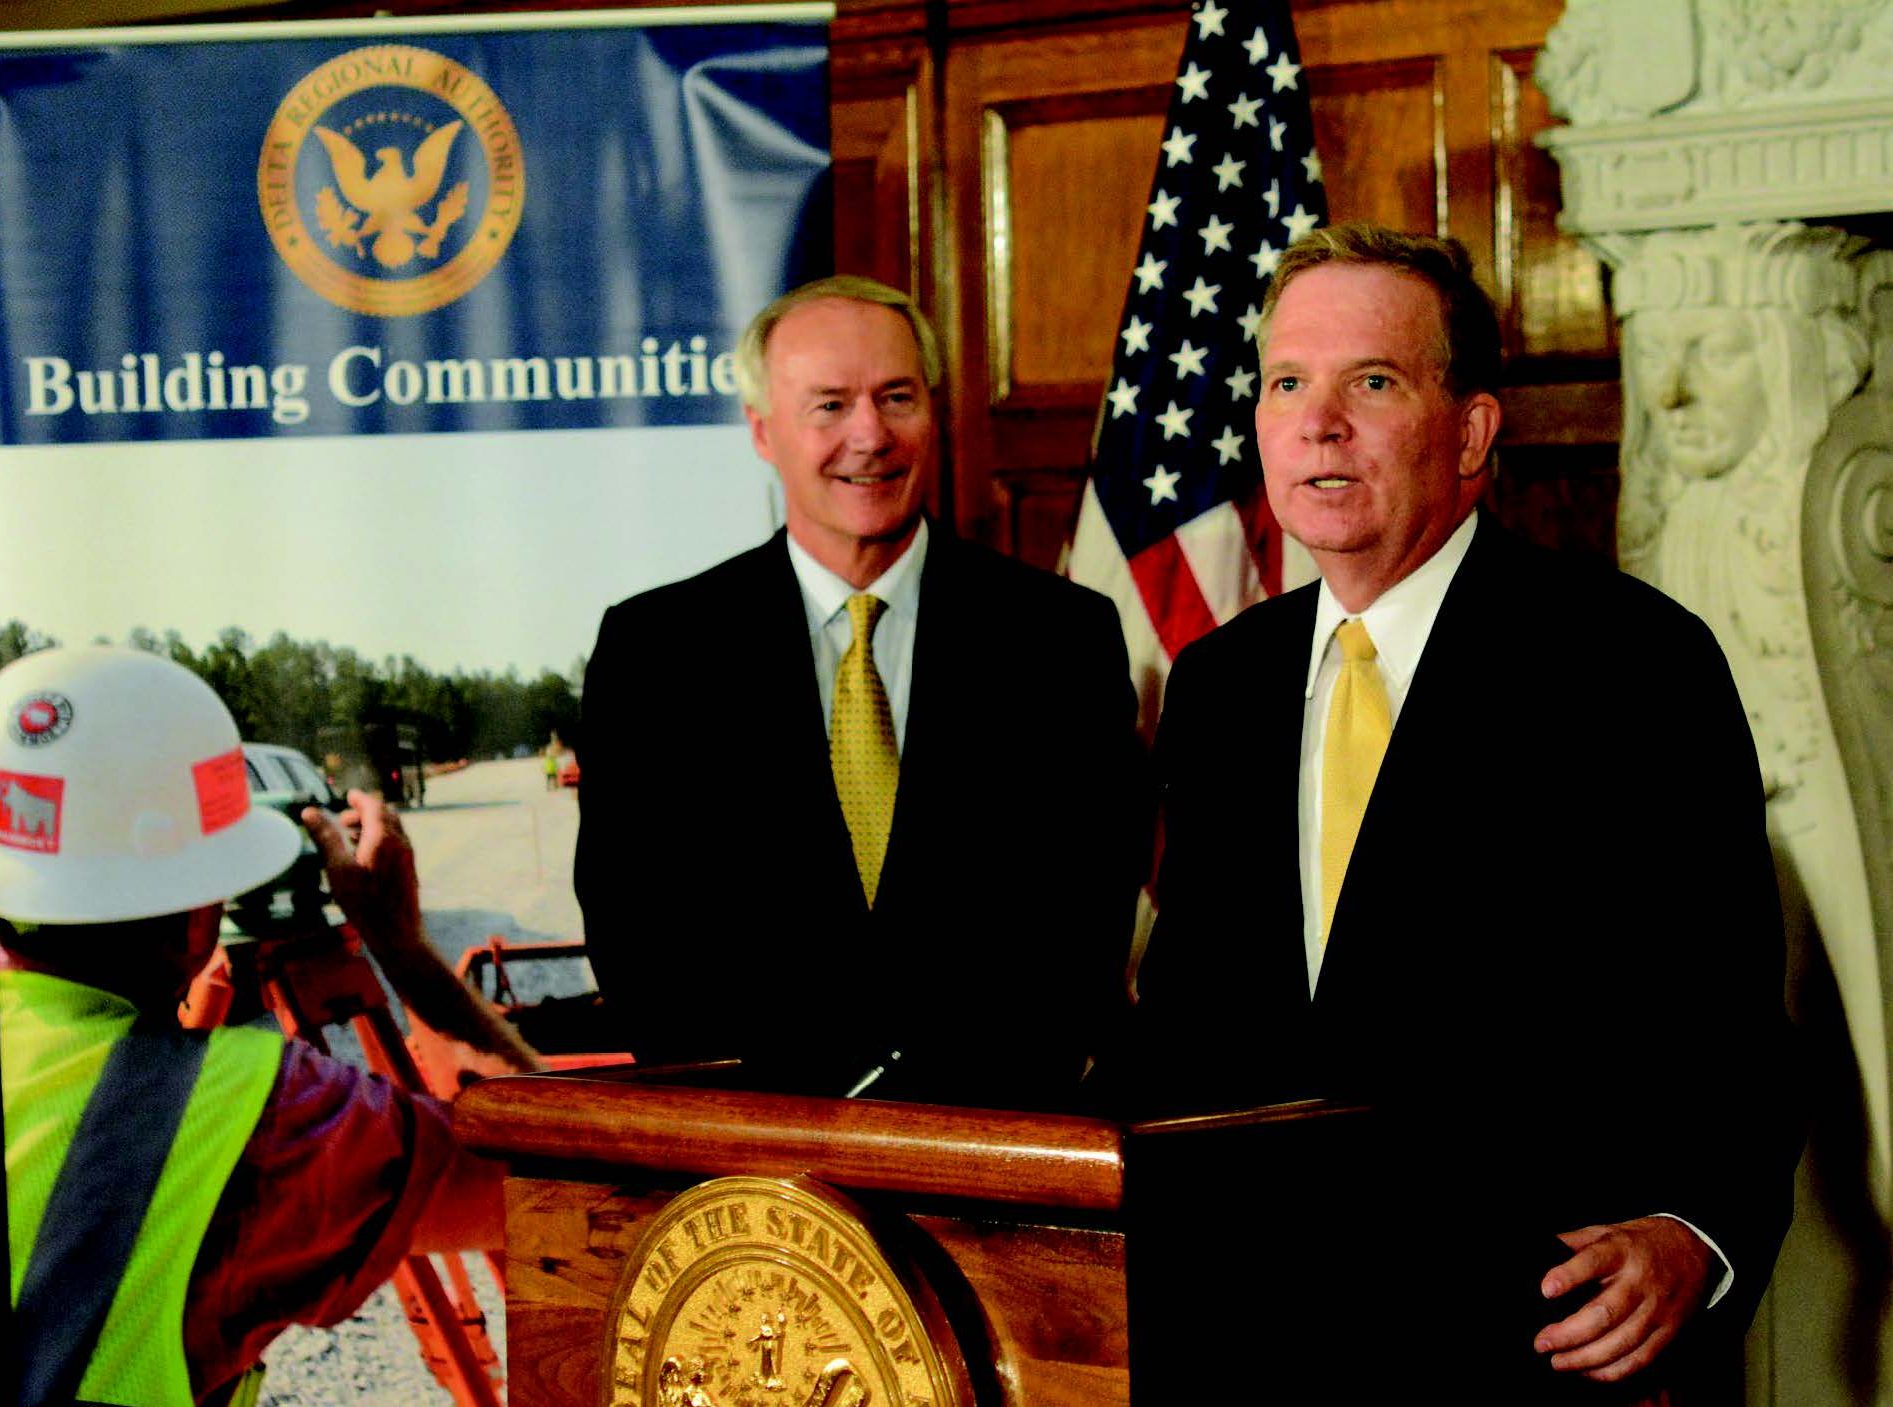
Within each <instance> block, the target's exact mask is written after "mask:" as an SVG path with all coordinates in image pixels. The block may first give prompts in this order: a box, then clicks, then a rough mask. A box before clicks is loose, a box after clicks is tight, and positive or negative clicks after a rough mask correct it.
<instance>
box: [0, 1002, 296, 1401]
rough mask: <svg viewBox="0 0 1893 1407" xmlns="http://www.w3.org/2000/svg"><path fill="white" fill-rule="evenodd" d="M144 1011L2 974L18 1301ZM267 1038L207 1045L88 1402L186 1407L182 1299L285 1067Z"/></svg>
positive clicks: (222, 1038)
mask: <svg viewBox="0 0 1893 1407" xmlns="http://www.w3.org/2000/svg"><path fill="white" fill-rule="evenodd" d="M137 1016H138V1009H137V1008H136V1007H134V1006H133V1005H132V1004H131V1003H130V1002H128V1001H126V1000H125V999H124V998H122V997H118V996H115V995H113V994H112V993H110V992H104V991H100V990H99V989H98V988H96V987H86V986H81V985H80V984H78V983H76V982H67V981H65V980H63V979H61V978H58V977H51V976H48V975H46V974H44V973H39V972H20V971H15V970H12V969H0V1080H3V1081H4V1093H5V1099H6V1106H5V1121H6V1159H7V1164H6V1167H7V1183H6V1186H7V1239H8V1252H9V1260H10V1264H11V1268H12V1281H13V1283H12V1284H11V1286H10V1287H9V1291H10V1293H11V1295H12V1302H13V1303H15V1304H17V1303H18V1302H19V1297H20V1286H21V1283H22V1281H23V1280H24V1278H25V1275H26V1269H27V1264H28V1262H29V1260H30V1259H31V1257H32V1253H33V1245H34V1242H35V1240H36V1239H37V1237H38V1234H39V1229H40V1223H41V1221H42V1219H43V1217H44V1215H45V1211H46V1206H47V1202H48V1199H49V1198H50V1197H51V1196H52V1192H53V1187H54V1184H55V1183H56V1181H57V1180H58V1177H59V1172H60V1168H61V1167H62V1166H63V1164H64V1163H65V1159H66V1152H67V1150H68V1148H69V1147H70V1146H71V1144H72V1140H73V1137H74V1135H75V1133H76V1132H77V1131H78V1128H79V1121H80V1117H81V1116H82V1115H83V1113H84V1111H85V1107H86V1103H87V1101H88V1100H90V1099H91V1097H92V1092H93V1090H94V1089H95V1088H96V1087H97V1084H98V1081H99V1076H100V1072H101V1071H102V1070H103V1068H104V1066H105V1061H106V1057H107V1056H108V1055H109V1054H110V1052H111V1048H112V1046H113V1045H114V1044H115V1043H116V1042H117V1041H118V1040H119V1039H120V1038H121V1037H122V1036H123V1035H124V1034H125V1033H126V1032H127V1031H128V1030H129V1029H130V1028H131V1025H132V1023H133V1021H134V1020H135V1019H136V1018H137ZM282 1050H283V1038H282V1037H281V1036H280V1035H278V1034H276V1033H275V1032H273V1031H267V1030H258V1029H255V1028H251V1027H232V1028H229V1029H224V1030H219V1031H215V1032H213V1033H212V1034H211V1039H210V1044H209V1048H208V1050H207V1051H206V1053H205V1057H204V1063H203V1067H202V1069H201V1070H200V1071H199V1073H198V1076H197V1082H196V1084H195V1085H194V1086H193V1088H192V1090H191V1095H190V1101H189V1103H188V1104H187V1105H186V1106H185V1111H184V1116H183V1120H182V1122H181V1123H180V1124H179V1125H178V1129H177V1134H176V1136H175V1137H174V1138H173V1139H172V1142H171V1146H170V1148H168V1149H155V1148H154V1149H152V1150H150V1154H149V1156H151V1157H162V1158H163V1159H164V1167H163V1171H162V1173H161V1174H160V1176H159V1179H158V1184H157V1188H156V1191H155V1192H154V1193H153V1195H152V1199H151V1205H150V1207H149V1209H148V1210H147V1212H146V1214H145V1219H144V1222H143V1224H142V1226H141V1227H140V1229H139V1232H138V1239H137V1241H136V1243H135V1244H134V1246H133V1248H132V1253H131V1257H130V1260H129V1261H128V1263H127V1264H126V1266H125V1273H124V1278H123V1279H122V1280H121V1282H120V1284H119V1287H118V1293H117V1295H116V1296H115V1297H114V1299H113V1300H112V1304H111V1308H110V1309H109V1310H108V1311H107V1314H106V1318H105V1323H104V1327H103V1328H102V1330H101V1331H100V1334H99V1340H98V1344H97V1347H96V1348H95V1349H94V1351H93V1354H92V1358H91V1362H90V1365H89V1366H88V1367H87V1369H86V1372H85V1376H84V1378H83V1380H82V1382H81V1384H80V1389H79V1395H80V1397H81V1398H83V1399H84V1400H86V1401H88V1402H101V1403H113V1404H123V1407H191V1402H192V1398H191V1387H190V1373H189V1370H188V1368H187V1367H186V1365H185V1362H184V1292H185V1289H186V1287H187V1285H188V1284H189V1281H190V1276H191V1269H192V1267H193V1266H194V1265H195V1264H196V1263H197V1252H198V1248H199V1246H200V1245H201V1244H202V1243H203V1239H204V1232H205V1231H206V1229H207V1228H208V1227H209V1225H210V1217H211V1213H212V1211H214V1210H215V1208H216V1206H217V1201H218V1198H219V1197H221V1196H222V1194H223V1189H224V1184H225V1183H226V1182H227V1181H229V1178H230V1174H231V1172H232V1170H234V1169H235V1167H236V1165H237V1159H238V1158H239V1157H240V1156H241V1155H242V1153H243V1148H244V1145H245V1144H246V1143H248V1142H249V1138H250V1134H251V1133H252V1131H253V1130H254V1129H255V1128H256V1123H257V1120H258V1119H259V1118H261V1117H262V1113H263V1105H264V1103H265V1102H266V1101H267V1100H268V1098H269V1093H270V1090H271V1088H272V1087H273V1086H274V1084H275V1080H276V1072H277V1069H278V1067H279V1066H280V1064H281V1062H282Z"/></svg>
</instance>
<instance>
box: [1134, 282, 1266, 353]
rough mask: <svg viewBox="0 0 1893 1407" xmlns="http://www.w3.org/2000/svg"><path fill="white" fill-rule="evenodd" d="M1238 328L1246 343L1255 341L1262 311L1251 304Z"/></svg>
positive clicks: (1238, 323)
mask: <svg viewBox="0 0 1893 1407" xmlns="http://www.w3.org/2000/svg"><path fill="white" fill-rule="evenodd" d="M1258 277H1263V278H1266V277H1267V275H1266V274H1263V275H1258ZM1132 321H1135V319H1132ZM1236 326H1237V327H1239V328H1241V329H1242V337H1243V340H1244V341H1245V342H1253V341H1255V339H1256V338H1257V337H1258V336H1259V335H1261V332H1262V312H1261V309H1259V308H1257V307H1256V305H1255V304H1253V303H1251V304H1250V305H1249V306H1248V307H1247V308H1246V309H1244V310H1243V314H1242V316H1241V317H1239V318H1237V319H1236Z"/></svg>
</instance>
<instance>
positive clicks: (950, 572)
mask: <svg viewBox="0 0 1893 1407" xmlns="http://www.w3.org/2000/svg"><path fill="white" fill-rule="evenodd" d="M958 546H959V545H958V544H957V543H956V542H955V541H954V540H953V539H952V538H950V537H948V536H947V535H946V534H945V533H944V532H942V531H940V529H939V528H938V527H937V526H936V527H934V528H932V529H931V530H930V531H929V533H928V535H927V560H926V562H925V563H924V564H923V565H922V567H921V573H920V613H919V619H918V622H917V626H916V629H915V631H914V658H913V665H912V675H911V678H910V681H909V686H908V690H907V732H906V736H905V739H904V740H903V743H902V746H901V758H900V785H899V788H898V790H896V792H895V793H894V820H893V824H892V827H891V828H890V830H889V832H888V841H887V861H886V863H885V864H884V865H883V866H882V869H881V889H880V895H879V897H878V898H877V900H876V903H875V907H876V909H877V910H878V909H886V908H887V907H888V906H889V903H890V901H892V902H894V903H899V902H902V901H903V899H904V898H905V896H907V894H908V888H907V886H908V885H909V884H910V883H911V882H912V880H913V876H914V875H915V874H917V873H919V870H920V867H921V860H922V856H921V855H920V853H919V851H920V849H921V848H922V847H923V846H924V843H925V842H924V838H923V833H924V829H925V826H924V823H925V821H926V820H927V808H928V806H929V804H930V798H931V799H937V797H936V796H935V792H936V788H935V787H934V786H933V783H932V778H933V777H934V776H935V775H936V774H937V769H938V768H939V767H940V766H941V765H942V761H941V759H942V756H943V749H944V748H945V746H946V744H945V742H944V740H945V739H946V738H948V737H950V736H951V734H952V730H953V728H954V724H955V714H956V712H957V711H958V707H959V705H960V703H961V702H962V701H963V700H962V698H961V696H960V695H959V694H958V692H957V691H956V690H955V689H954V688H953V687H952V686H953V683H954V681H956V680H960V679H968V678H976V677H977V676H976V673H975V671H976V670H977V661H976V660H973V659H969V658H968V657H967V656H968V651H967V648H966V642H965V640H964V638H963V633H962V629H961V627H962V625H963V623H964V615H965V613H964V610H963V609H962V608H963V605H964V603H963V602H961V601H960V600H959V592H958V591H957V590H956V587H955V578H956V577H957V575H958V568H959V565H960V562H959V558H958V556H957V549H958ZM961 722H962V726H964V720H961Z"/></svg>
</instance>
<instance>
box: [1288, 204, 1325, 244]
mask: <svg viewBox="0 0 1893 1407" xmlns="http://www.w3.org/2000/svg"><path fill="white" fill-rule="evenodd" d="M1282 223H1283V224H1284V225H1286V226H1288V242H1289V243H1290V244H1293V243H1294V242H1295V241H1296V240H1298V239H1300V238H1301V237H1302V236H1303V235H1305V234H1307V233H1308V231H1310V230H1312V229H1313V228H1314V227H1315V226H1316V225H1318V224H1320V223H1321V217H1320V216H1319V215H1311V214H1309V213H1308V212H1307V211H1306V210H1304V209H1302V207H1301V205H1300V203H1299V202H1298V203H1297V204H1296V206H1295V213H1294V214H1293V215H1284V216H1283V217H1282Z"/></svg>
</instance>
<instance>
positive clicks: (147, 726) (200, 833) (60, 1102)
mask: <svg viewBox="0 0 1893 1407" xmlns="http://www.w3.org/2000/svg"><path fill="white" fill-rule="evenodd" d="M350 799H351V801H352V802H353V804H354V805H355V807H356V810H357V815H356V816H355V817H353V818H350V817H346V816H345V817H344V820H345V821H346V820H351V819H352V820H355V821H357V822H358V824H359V826H360V839H359V842H358V843H357V845H356V846H355V847H353V848H351V846H350V844H349V842H348V840H347V839H345V837H344V836H343V834H342V832H341V830H340V829H339V828H338V827H337V825H336V823H335V821H334V820H333V819H332V818H329V817H328V816H326V815H325V814H324V813H322V812H319V811H314V810H311V811H309V812H305V813H304V823H305V825H307V826H308V827H309V829H310V831H311V833H312V834H313V835H314V836H315V839H316V841H317V843H318V844H319V845H320V847H321V848H322V851H323V855H324V859H325V862H326V863H327V865H328V869H329V876H330V884H331V888H332V891H333V893H334V895H335V897H336V899H337V901H338V903H340V905H341V906H342V909H343V911H344V913H345V914H347V916H348V917H349V918H350V919H351V920H353V921H354V922H355V924H356V926H357V928H358V930H359V931H360V932H361V933H362V936H363V938H364V940H365V941H366V942H367V943H368V945H369V947H370V949H371V950H372V951H374V952H375V953H376V955H377V956H378V957H379V958H381V959H382V960H383V963H384V967H385V968H386V969H387V970H388V971H389V972H390V974H391V980H392V981H394V982H395V984H396V987H397V990H401V988H402V984H403V983H404V982H412V981H413V980H415V979H416V977H418V978H419V979H420V980H423V981H425V982H427V983H428V984H429V985H430V987H431V991H430V993H429V997H428V1001H429V1002H430V1003H431V1004H432V1007H433V1011H432V1013H431V1019H432V1020H433V1021H435V1022H436V1023H437V1024H438V1023H439V1022H441V1021H443V1020H445V1021H447V1022H448V1023H449V1025H450V1026H451V1027H452V1028H453V1029H454V1030H455V1033H456V1034H459V1035H463V1036H467V1037H468V1038H469V1039H471V1040H472V1041H473V1042H474V1043H475V1044H476V1045H481V1046H484V1047H485V1048H487V1049H489V1050H492V1051H496V1052H504V1054H505V1057H506V1059H507V1062H508V1063H509V1064H511V1065H512V1066H514V1067H515V1068H522V1069H523V1068H533V1067H534V1066H535V1065H536V1063H537V1062H536V1058H535V1057H534V1056H533V1054H532V1052H531V1051H530V1050H529V1049H528V1048H526V1047H525V1046H523V1045H522V1044H521V1043H520V1042H519V1041H518V1039H517V1037H516V1036H510V1035H509V1033H508V1031H507V1030H506V1029H504V1023H503V1022H501V1021H499V1020H498V1018H497V1017H495V1016H494V1015H493V1014H492V1013H491V1012H490V1011H489V1010H487V1009H486V1008H485V1007H484V1006H483V1005H482V1004H480V1003H479V1002H477V1000H475V998H474V997H473V995H472V993H471V992H470V991H469V990H468V989H467V988H466V987H465V986H464V985H462V984H461V983H459V982H458V981H456V980H454V978H453V975H452V973H450V972H448V971H447V970H446V968H445V966H444V965H443V964H442V963H441V961H440V959H439V958H438V956H436V955H435V954H434V953H433V951H432V949H431V948H430V947H429V946H428V943H427V940H426V935H425V933H424V931H423V929H422V927H421V917H420V903H419V891H418V887H417V885H416V882H415V877H414V865H413V853H412V851H411V850H410V849H409V847H408V845H407V842H406V840H405V838H404V837H403V835H402V833H401V830H400V826H399V824H398V822H397V821H396V819H395V817H394V815H393V813H392V812H390V811H387V810H385V809H384V808H383V806H382V803H381V801H380V799H379V798H376V797H371V796H363V795H362V794H360V793H351V797H350ZM298 845H299V840H298V837H297V832H296V829H295V826H294V825H293V824H292V823H291V822H290V821H288V820H287V819H285V818H284V817H282V816H280V815H277V814H276V813H274V812H271V811H267V810H261V809H255V808H252V807H251V805H250V793H249V787H248V785H247V782H246V779H245V771H244V763H243V757H242V753H241V750H240V748H239V745H238V740H237V730H236V725H235V723H234V722H233V721H232V720H231V717H230V714H229V712H228V711H227V710H226V709H225V708H224V706H223V704H222V703H221V702H220V701H219V700H218V698H217V696H216V695H215V694H214V693H212V692H211V690H210V688H209V687H208V686H207V685H205V684H204V683H203V682H202V681H201V680H199V679H198V678H197V677H196V676H195V675H193V674H191V673H190V672H189V671H188V670H185V669H183V668H182V667H180V666H178V665H176V664H173V663H171V662H170V661H168V660H165V659H161V658H159V657H158V656H155V655H150V654H146V653H142V652H139V651H132V650H116V649H105V648H86V649H70V650H47V651H44V652H41V653H38V654H34V655H29V656H27V657H25V658H23V659H20V660H18V661H16V662H14V663H13V664H11V665H9V666H7V667H6V668H5V669H4V670H0V918H4V919H5V920H7V924H0V1086H3V1087H4V1093H5V1103H4V1124H5V1143H6V1182H5V1185H6V1196H5V1199H4V1206H5V1211H6V1219H7V1236H6V1238H5V1248H6V1252H7V1258H8V1261H9V1262H10V1274H9V1276H8V1280H9V1285H10V1290H11V1297H10V1300H9V1301H8V1303H9V1304H10V1305H11V1306H12V1315H13V1323H12V1324H11V1325H9V1326H6V1327H7V1330H8V1332H5V1333H0V1346H4V1345H6V1344H8V1343H9V1342H10V1343H11V1344H12V1345H13V1350H14V1351H13V1355H12V1357H13V1360H14V1361H12V1362H11V1363H5V1364H0V1369H3V1370H4V1371H6V1372H7V1373H8V1374H9V1375H10V1377H11V1380H10V1381H9V1380H0V1401H4V1402H14V1401H19V1402H22V1403H26V1404H40V1403H48V1404H61V1405H62V1407H63V1404H66V1403H70V1402H72V1401H74V1400H75V1399H77V1400H79V1401H83V1402H90V1403H113V1404H126V1407H173V1404H176V1407H188V1404H191V1403H193V1402H197V1403H202V1402H220V1403H221V1402H227V1401H230V1400H231V1399H232V1398H233V1397H235V1396H237V1395H238V1394H239V1393H243V1392H248V1393H251V1394H253V1393H254V1388H255V1379H254V1376H253V1375H252V1374H251V1370H252V1368H253V1367H254V1365H255V1364H256V1362H257V1360H258V1357H259V1355H260V1354H261V1352H262V1350H263V1348H264V1347H265V1346H266V1345H267V1344H268V1343H269V1342H270V1340H271V1339H272V1338H273V1337H274V1336H275V1335H276V1333H277V1332H278V1331H279V1330H280V1329H282V1328H283V1327H284V1326H285V1325H287V1324H290V1323H310V1324H328V1323H334V1322H337V1321H339V1320H341V1319H344V1318H346V1317H347V1316H348V1315H350V1314H352V1313H353V1312H354V1311H355V1310H356V1309H357V1308H358V1307H359V1306H360V1304H361V1302H362V1301H363V1300H364V1299H365V1298H367V1296H368V1295H369V1294H370V1293H371V1292H372V1291H373V1290H374V1289H375V1287H376V1286H378V1285H379V1284H380V1283H381V1282H382V1281H383V1280H384V1279H386V1278H387V1277H388V1275H389V1274H390V1272H391V1271H392V1270H393V1268H394V1267H395V1265H396V1264H397V1263H398V1262H399V1260H400V1258H401V1257H402V1256H403V1255H404V1254H407V1253H408V1252H409V1251H410V1250H414V1251H430V1250H449V1249H461V1248H471V1247H476V1246H479V1247H493V1246H498V1245H499V1244H501V1239H502V1238H501V1211H500V1202H499V1186H500V1170H499V1167H498V1165H496V1164H493V1163H490V1162H487V1161H486V1160H484V1159H480V1158H477V1157H475V1156H474V1155H472V1154H470V1153H467V1152H465V1151H464V1150H462V1149H460V1148H459V1147H458V1145H457V1144H456V1143H455V1141H454V1138H453V1134H452V1131H451V1129H450V1127H449V1123H448V1118H447V1111H446V1108H445V1106H444V1105H442V1104H440V1103H439V1102H438V1101H435V1100H433V1099H430V1098H428V1097H427V1096H425V1095H417V1094H411V1093H409V1092H408V1091H406V1090H403V1089H400V1088H397V1087H395V1086H394V1085H392V1084H390V1083H389V1082H387V1081H386V1080H383V1079H382V1078H380V1077H379V1076H375V1075H370V1074H367V1073H365V1072H363V1071H361V1070H358V1069H356V1068H354V1067H352V1066H349V1065H345V1064H341V1063H339V1062H337V1061H334V1060H331V1059H329V1058H327V1057H326V1056H323V1055H320V1054H318V1053H317V1052H316V1051H315V1050H313V1049H312V1048H311V1047H309V1046H307V1045H305V1044H303V1043H302V1042H300V1041H293V1040H292V1041H285V1040H284V1039H283V1038H282V1037H281V1036H280V1035H278V1034H276V1033H275V1032H273V1031H269V1030H264V1029H259V1028H256V1027H237V1028H229V1029H220V1030H217V1031H213V1032H209V1033H202V1032H186V1031H182V1030H180V1029H179V1028H178V1023H177V1016H176V1013H177V1003H178V1000H179V997H180V996H181V995H182V994H183V992H184V991H185V989H186V987H187V986H188V985H189V983H190V981H191V979H192V977H193V976H194V975H195V974H196V973H197V972H198V971H199V969H201V968H202V967H203V966H204V964H205V962H206V961H207V960H208V959H209V958H210V956H211V954H212V952H213V950H214V948H215V946H216V943H217V935H218V930H219V926H220V921H221V917H222V911H223V901H224V899H225V898H226V897H227V896H229V895H232V894H238V893H242V892H245V891H247V890H250V889H253V888H254V887H256V886H257V885H259V884H261V883H263V882H265V881H266V880H269V879H270V878H272V877H273V876H275V875H276V874H277V873H279V872H280V871H281V870H282V869H283V868H284V867H285V866H287V865H288V863H289V861H290V859H291V858H292V857H293V856H294V855H295V854H296V852H297V849H298ZM456 994H457V995H456ZM456 1004H457V1009H456ZM0 1356H4V1355H0Z"/></svg>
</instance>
